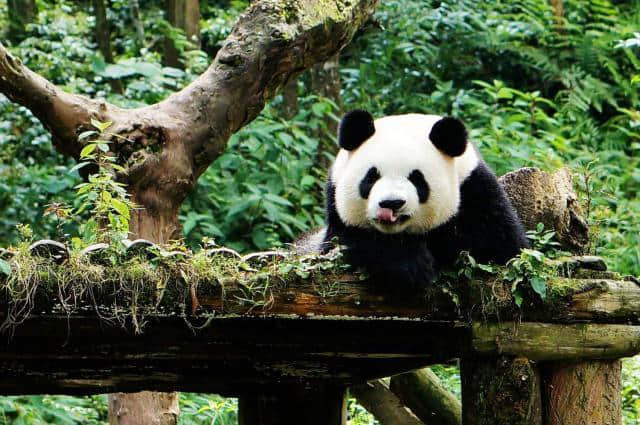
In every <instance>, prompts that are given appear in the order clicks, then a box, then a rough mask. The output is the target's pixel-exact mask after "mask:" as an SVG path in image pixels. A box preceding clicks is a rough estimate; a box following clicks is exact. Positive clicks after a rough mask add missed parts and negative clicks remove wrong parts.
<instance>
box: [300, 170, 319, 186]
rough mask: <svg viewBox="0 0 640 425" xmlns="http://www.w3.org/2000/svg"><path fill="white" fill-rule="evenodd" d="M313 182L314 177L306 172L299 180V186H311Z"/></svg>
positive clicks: (314, 180)
mask: <svg viewBox="0 0 640 425" xmlns="http://www.w3.org/2000/svg"><path fill="white" fill-rule="evenodd" d="M315 182H316V178H315V177H313V176H310V175H308V174H307V175H306V176H304V177H303V178H302V180H300V186H302V188H303V189H308V188H310V187H311V186H313V184H314V183H315Z"/></svg>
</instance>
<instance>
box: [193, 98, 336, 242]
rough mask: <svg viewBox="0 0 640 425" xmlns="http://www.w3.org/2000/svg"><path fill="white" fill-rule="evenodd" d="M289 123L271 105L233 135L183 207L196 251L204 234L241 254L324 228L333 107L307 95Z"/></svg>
mask: <svg viewBox="0 0 640 425" xmlns="http://www.w3.org/2000/svg"><path fill="white" fill-rule="evenodd" d="M300 104H301V108H300V112H299V113H298V115H296V116H295V117H294V118H293V119H292V120H290V121H284V120H282V119H281V118H278V117H277V115H276V111H277V109H276V108H275V107H270V106H269V107H267V108H266V109H265V111H264V112H263V113H262V114H261V115H260V117H259V118H257V119H256V120H255V121H254V122H253V123H251V124H250V125H249V126H247V127H246V128H244V129H243V130H242V131H241V132H240V133H238V134H236V135H234V136H233V137H232V138H231V140H230V142H229V146H228V148H227V150H226V151H225V153H224V154H223V155H222V156H221V157H220V158H218V160H216V162H215V163H214V164H213V165H212V166H211V167H209V170H208V171H207V172H206V173H205V174H204V175H203V176H202V177H201V178H200V179H199V181H198V186H197V188H196V191H195V192H194V193H192V194H191V195H190V196H189V198H188V199H187V201H186V202H185V203H184V205H183V208H182V215H181V218H182V220H183V223H184V235H185V238H186V239H187V241H188V243H189V244H190V245H191V246H194V245H196V244H197V241H198V240H200V239H201V238H202V237H203V236H205V235H207V236H214V237H215V238H216V242H218V243H219V244H221V245H229V246H231V247H232V248H234V249H236V250H238V251H240V252H243V251H249V250H251V249H256V248H257V249H268V248H270V247H274V246H275V247H279V246H283V245H285V244H286V243H287V242H292V241H293V240H294V239H295V238H296V236H297V235H299V234H300V233H302V232H304V231H307V230H309V229H311V228H313V227H316V226H319V225H321V224H322V223H323V222H324V210H323V207H322V205H323V200H322V199H323V197H322V194H323V186H324V180H325V175H326V174H325V173H326V170H324V169H321V168H318V167H317V166H316V163H317V162H318V161H319V159H320V158H319V157H320V155H322V151H321V148H320V147H321V137H323V138H329V137H331V139H332V140H333V136H329V135H328V134H327V129H326V125H327V124H326V116H327V115H328V114H332V113H333V112H334V108H335V105H333V104H332V103H331V102H330V101H327V100H323V99H318V98H317V97H315V96H308V97H305V98H302V99H300Z"/></svg>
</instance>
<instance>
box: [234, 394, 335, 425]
mask: <svg viewBox="0 0 640 425" xmlns="http://www.w3.org/2000/svg"><path fill="white" fill-rule="evenodd" d="M345 394H346V391H345V389H344V388H336V387H321V388H313V389H309V388H304V387H300V388H289V389H286V390H271V391H269V394H268V395H266V394H265V395H245V396H242V397H240V398H239V404H238V425H300V424H305V425H346V424H347V403H346V399H345Z"/></svg>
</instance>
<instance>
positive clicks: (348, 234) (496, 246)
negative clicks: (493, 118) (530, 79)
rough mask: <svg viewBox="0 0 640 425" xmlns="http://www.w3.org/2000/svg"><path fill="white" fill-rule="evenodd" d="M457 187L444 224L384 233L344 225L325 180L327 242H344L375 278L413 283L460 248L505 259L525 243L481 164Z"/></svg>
mask: <svg viewBox="0 0 640 425" xmlns="http://www.w3.org/2000/svg"><path fill="white" fill-rule="evenodd" d="M460 192H461V204H460V208H459V210H458V213H457V214H456V215H455V216H454V217H452V218H451V219H450V220H449V221H448V222H447V223H445V224H443V225H441V226H439V227H437V228H436V229H433V230H431V231H429V232H428V233H424V234H421V235H411V234H393V235H387V234H383V233H381V232H378V231H376V230H366V229H361V228H357V227H352V226H347V225H345V224H344V223H343V222H342V220H341V219H340V216H339V215H338V212H337V210H336V205H335V187H334V186H333V184H332V183H331V181H329V182H328V183H327V187H326V201H327V204H326V206H327V232H326V238H325V241H329V240H331V239H332V238H334V237H337V238H338V240H339V241H340V243H341V244H342V245H344V246H345V247H346V257H347V261H349V262H350V263H351V264H352V265H354V266H356V267H364V268H365V269H366V270H367V271H368V272H369V273H370V274H371V275H372V277H373V278H374V279H375V280H379V281H381V282H385V283H387V284H395V285H409V286H412V287H422V286H425V285H427V284H429V283H431V282H432V281H433V280H434V279H435V277H436V275H437V273H438V271H439V270H440V269H441V268H442V267H443V266H445V265H450V264H452V263H453V262H454V261H455V259H456V258H457V256H458V254H459V253H460V252H461V251H463V250H466V251H469V252H470V253H471V255H472V256H473V257H474V258H475V259H476V260H478V261H479V262H495V263H498V264H504V263H506V262H507V261H508V260H509V259H510V258H512V257H514V256H516V255H518V253H519V252H520V249H521V248H524V247H527V246H529V244H528V241H527V238H526V236H525V232H524V228H523V227H522V224H521V222H520V220H519V219H518V216H517V215H516V212H515V210H514V208H513V206H512V205H511V202H510V201H509V198H508V197H507V195H506V193H505V192H504V189H502V187H501V186H500V184H499V183H498V181H497V179H496V177H495V175H494V174H493V173H492V172H491V170H489V169H488V168H487V167H486V165H485V164H484V163H482V162H481V163H480V164H479V165H478V167H476V169H475V170H474V171H473V172H472V173H471V175H470V176H469V177H467V179H466V180H465V181H464V183H463V184H462V187H461V188H460ZM325 245H326V244H325Z"/></svg>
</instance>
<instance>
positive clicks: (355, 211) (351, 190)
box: [331, 114, 480, 233]
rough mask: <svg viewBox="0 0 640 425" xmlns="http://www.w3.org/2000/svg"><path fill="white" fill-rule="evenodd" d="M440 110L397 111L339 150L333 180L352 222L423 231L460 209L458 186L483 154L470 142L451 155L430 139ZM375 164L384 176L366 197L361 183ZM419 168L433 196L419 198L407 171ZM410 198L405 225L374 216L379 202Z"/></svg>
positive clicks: (339, 207)
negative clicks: (351, 148)
mask: <svg viewBox="0 0 640 425" xmlns="http://www.w3.org/2000/svg"><path fill="white" fill-rule="evenodd" d="M441 118H442V117H440V116H438V115H421V114H408V115H395V116H388V117H384V118H380V119H377V120H375V128H376V131H375V133H374V134H373V136H371V137H370V138H369V139H368V140H367V141H365V142H364V143H363V144H362V145H361V146H360V147H358V148H357V149H356V150H355V151H351V152H349V151H346V150H343V149H342V150H340V152H339V153H338V155H337V157H336V160H335V162H334V165H333V167H332V169H331V180H332V182H333V183H334V185H335V188H336V193H335V198H336V199H335V200H336V209H337V210H338V215H339V216H340V218H341V219H342V221H343V222H344V223H345V224H347V225H351V226H358V227H363V228H375V229H377V230H379V231H381V232H384V233H396V232H411V233H424V232H425V231H427V230H430V229H433V228H435V227H437V226H439V225H441V224H443V223H445V222H446V221H447V220H448V219H449V218H451V217H452V216H453V215H455V214H456V212H457V211H458V207H459V204H460V185H461V184H462V182H463V181H464V179H465V178H466V177H467V176H468V175H469V174H470V173H471V172H472V171H473V169H474V168H475V167H476V166H477V164H478V162H479V160H480V158H479V157H478V155H477V153H476V152H475V149H474V148H473V147H472V146H470V145H469V146H468V148H467V149H466V151H465V153H464V154H462V155H461V156H459V157H456V158H452V157H450V156H448V155H446V154H444V153H443V152H441V151H440V150H438V149H437V148H436V147H435V146H434V145H433V143H431V141H430V140H429V137H428V136H429V133H430V132H431V127H433V125H434V124H435V123H436V122H437V121H438V120H440V119H441ZM371 167H376V168H377V169H378V171H379V173H380V175H381V178H380V179H379V180H378V181H377V182H376V183H375V184H374V186H373V187H372V189H371V193H370V194H369V198H368V199H362V197H361V196H360V190H359V185H360V182H361V181H362V179H363V178H364V176H365V174H366V173H367V171H368V170H369V168H371ZM415 169H418V170H420V171H421V172H422V174H423V175H424V177H425V180H426V182H427V183H428V185H429V190H430V192H429V198H428V199H427V201H426V202H425V203H423V204H421V203H420V202H419V200H418V194H417V191H416V188H415V186H414V185H413V184H412V183H411V182H410V181H409V179H408V176H409V174H410V173H411V172H412V171H413V170H415ZM389 199H403V200H405V201H406V203H405V205H404V206H403V207H402V208H401V210H400V211H399V212H398V214H405V215H409V216H410V219H409V220H408V221H406V222H404V223H401V224H393V225H383V224H380V223H378V222H377V221H376V220H375V217H376V214H377V212H378V210H379V208H380V207H379V202H380V201H383V200H389Z"/></svg>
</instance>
